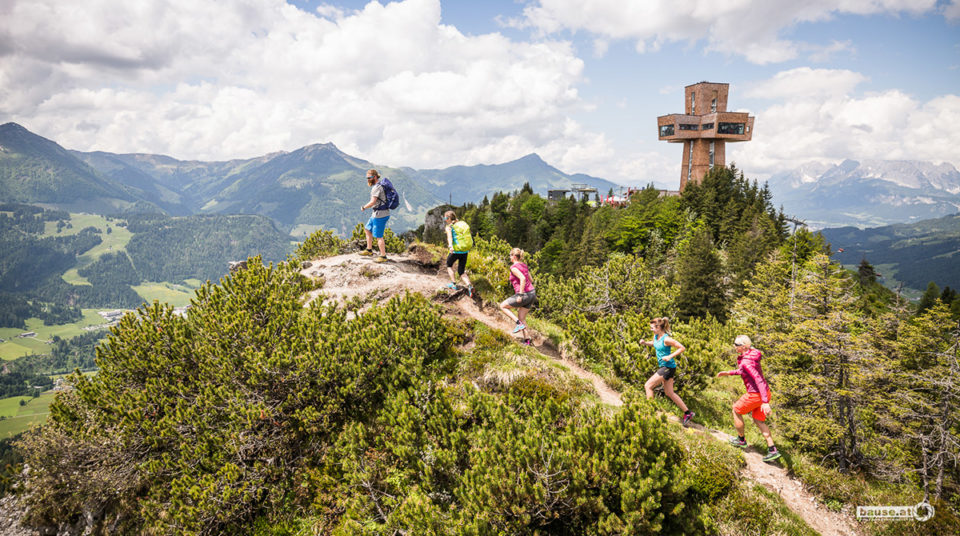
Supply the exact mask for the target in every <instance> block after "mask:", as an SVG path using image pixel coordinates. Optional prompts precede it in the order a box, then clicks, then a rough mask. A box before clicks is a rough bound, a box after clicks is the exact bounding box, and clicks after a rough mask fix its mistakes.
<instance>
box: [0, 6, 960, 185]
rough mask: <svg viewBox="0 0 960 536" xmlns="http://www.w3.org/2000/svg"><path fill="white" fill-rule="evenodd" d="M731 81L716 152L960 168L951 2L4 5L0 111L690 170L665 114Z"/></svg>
mask: <svg viewBox="0 0 960 536" xmlns="http://www.w3.org/2000/svg"><path fill="white" fill-rule="evenodd" d="M702 80H707V81H711V82H726V83H729V84H730V95H729V106H728V109H729V110H731V111H748V112H750V113H751V115H754V116H755V117H756V123H755V126H754V134H753V140H752V141H750V142H746V143H736V144H728V145H727V163H728V164H730V163H731V162H735V163H736V165H737V166H738V167H739V168H740V169H742V170H744V172H745V173H746V175H747V177H749V178H757V179H761V180H763V179H765V178H767V177H769V176H770V175H772V174H775V173H777V172H781V171H787V170H790V169H795V168H797V167H798V166H801V165H803V164H805V163H807V162H812V161H816V162H821V163H822V162H829V163H836V162H840V161H842V160H844V159H847V158H849V159H854V160H875V159H906V160H924V161H930V162H934V163H942V162H947V163H950V164H952V165H954V166H956V167H960V128H958V126H960V0H834V1H826V0H806V1H804V2H797V1H795V0H685V1H676V0H483V1H473V0H456V1H448V0H403V1H397V2H386V1H385V0H380V1H372V2H366V1H353V0H344V1H329V2H325V1H317V0H286V1H284V0H231V1H227V2H218V1H212V0H162V1H161V0H139V1H135V2H117V1H116V0H70V1H66V0H2V1H0V123H6V122H8V121H14V122H17V123H20V124H21V125H23V126H24V127H26V128H27V129H29V130H31V131H33V132H35V133H37V134H40V135H41V136H44V137H47V138H50V139H52V140H54V141H56V142H58V143H60V144H61V145H63V146H65V147H67V148H68V149H76V150H80V151H94V150H101V151H110V152H117V153H131V152H144V153H155V154H166V155H169V156H172V157H174V158H178V159H183V160H190V159H198V160H229V159H234V158H251V157H256V156H261V155H264V154H267V153H272V152H276V151H280V150H284V151H292V150H296V149H297V148H299V147H302V146H304V145H309V144H313V143H326V142H332V143H334V144H336V145H337V147H339V148H340V149H341V150H343V151H344V152H346V153H349V154H351V155H354V156H358V157H361V158H364V159H367V160H370V161H371V162H373V163H375V164H376V165H380V166H394V167H399V166H410V167H414V168H420V169H433V168H443V167H448V166H452V165H474V164H497V163H502V162H507V161H510V160H514V159H516V158H520V157H522V156H525V155H527V154H529V153H534V152H535V153H537V154H539V155H540V156H541V157H542V158H543V159H544V160H546V161H547V162H548V163H550V164H551V165H553V166H555V167H557V168H558V169H560V170H562V171H564V172H566V173H586V174H589V175H593V176H596V177H602V178H606V179H608V180H612V181H614V182H618V183H621V184H639V185H644V184H648V183H654V184H656V185H657V186H659V187H662V188H671V189H675V188H676V187H678V185H679V177H680V159H681V152H682V146H681V145H679V144H668V143H666V142H660V141H658V139H657V116H658V115H666V114H670V113H681V112H682V111H683V88H684V86H687V85H689V84H693V83H696V82H699V81H702Z"/></svg>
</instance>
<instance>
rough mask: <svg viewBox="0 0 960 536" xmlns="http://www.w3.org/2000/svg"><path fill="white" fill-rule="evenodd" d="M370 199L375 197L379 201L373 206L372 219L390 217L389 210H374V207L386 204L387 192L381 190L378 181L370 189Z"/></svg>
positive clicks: (381, 186)
mask: <svg viewBox="0 0 960 536" xmlns="http://www.w3.org/2000/svg"><path fill="white" fill-rule="evenodd" d="M370 197H376V198H377V199H379V202H378V203H377V204H376V205H374V211H373V217H374V218H385V217H387V216H389V215H390V209H388V208H385V209H383V210H376V207H377V206H379V205H382V204H383V203H386V202H387V192H385V191H384V190H383V185H382V184H380V181H377V183H376V184H374V185H373V186H372V187H371V188H370Z"/></svg>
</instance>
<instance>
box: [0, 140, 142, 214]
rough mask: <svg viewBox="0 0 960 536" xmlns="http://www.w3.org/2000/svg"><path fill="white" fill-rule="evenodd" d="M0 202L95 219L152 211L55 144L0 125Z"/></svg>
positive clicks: (117, 184)
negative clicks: (83, 213)
mask: <svg viewBox="0 0 960 536" xmlns="http://www.w3.org/2000/svg"><path fill="white" fill-rule="evenodd" d="M0 199H3V200H4V201H8V202H22V203H45V204H49V205H55V206H57V207H59V208H63V209H66V210H73V211H91V212H100V213H108V212H112V213H118V212H123V211H127V210H153V211H156V210H157V208H156V207H155V206H154V205H153V204H152V203H149V202H147V201H146V200H145V199H143V198H142V197H140V196H138V195H136V193H135V192H133V191H131V189H129V188H126V187H124V186H123V185H121V184H119V183H117V182H114V181H113V180H110V179H108V178H107V177H104V176H103V175H102V174H100V173H99V172H97V170H95V169H94V168H92V167H90V166H89V165H87V164H86V163H84V162H82V161H81V160H79V159H78V158H76V157H75V156H74V155H72V154H71V153H70V152H69V151H67V150H66V149H64V148H63V147H61V146H59V145H57V144H56V143H55V142H53V141H50V140H48V139H46V138H43V137H41V136H37V135H36V134H33V133H32V132H30V131H28V130H27V129H25V128H23V127H22V126H20V125H18V124H16V123H6V124H4V125H0Z"/></svg>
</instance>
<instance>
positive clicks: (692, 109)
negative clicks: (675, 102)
mask: <svg viewBox="0 0 960 536" xmlns="http://www.w3.org/2000/svg"><path fill="white" fill-rule="evenodd" d="M690 113H692V114H695V113H697V92H696V91H691V92H690Z"/></svg>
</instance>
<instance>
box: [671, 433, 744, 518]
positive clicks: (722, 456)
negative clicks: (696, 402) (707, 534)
mask: <svg viewBox="0 0 960 536" xmlns="http://www.w3.org/2000/svg"><path fill="white" fill-rule="evenodd" d="M683 443H684V447H685V448H686V450H687V458H686V459H685V460H684V467H685V468H686V470H687V472H686V475H685V478H686V479H687V482H688V483H689V485H690V489H691V490H693V492H694V493H696V494H697V496H698V497H700V498H702V499H704V500H707V501H709V502H715V501H716V500H717V499H718V498H720V497H722V496H724V495H726V494H727V493H729V492H730V490H731V489H733V486H734V484H735V483H736V482H737V479H738V478H739V472H740V469H741V468H742V467H743V466H744V459H743V455H742V454H741V453H740V452H739V451H736V450H733V449H731V448H729V446H727V445H723V444H722V443H720V442H718V441H716V440H715V439H713V438H712V437H708V436H704V435H703V434H684V441H683Z"/></svg>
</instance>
